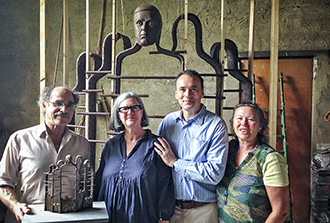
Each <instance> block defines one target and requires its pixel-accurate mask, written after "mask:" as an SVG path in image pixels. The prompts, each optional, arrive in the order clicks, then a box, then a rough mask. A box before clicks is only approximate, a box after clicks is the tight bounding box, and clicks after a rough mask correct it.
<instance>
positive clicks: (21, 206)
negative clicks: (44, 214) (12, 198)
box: [12, 203, 31, 222]
mask: <svg viewBox="0 0 330 223" xmlns="http://www.w3.org/2000/svg"><path fill="white" fill-rule="evenodd" d="M12 212H13V213H14V214H15V217H16V220H17V221H18V222H22V221H23V217H24V215H25V214H28V213H30V212H31V209H30V208H29V207H28V206H27V204H25V203H16V204H14V205H13V206H12Z"/></svg>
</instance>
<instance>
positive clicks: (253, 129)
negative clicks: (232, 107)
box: [233, 106, 262, 143]
mask: <svg viewBox="0 0 330 223" xmlns="http://www.w3.org/2000/svg"><path fill="white" fill-rule="evenodd" d="M233 128H234V132H235V134H236V136H237V138H238V140H239V141H240V142H249V143H255V142H256V141H257V134H258V132H259V131H260V130H261V128H262V126H261V125H260V122H259V115H258V112H257V110H256V109H254V108H251V107H249V106H242V107H239V108H237V109H236V111H235V114H234V118H233Z"/></svg>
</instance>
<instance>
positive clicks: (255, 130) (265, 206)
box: [217, 102, 289, 223]
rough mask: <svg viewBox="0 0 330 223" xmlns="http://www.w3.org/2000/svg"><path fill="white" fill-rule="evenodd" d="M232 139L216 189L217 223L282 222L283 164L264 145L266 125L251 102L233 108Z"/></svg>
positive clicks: (286, 189) (284, 210) (286, 200)
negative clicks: (223, 174)
mask: <svg viewBox="0 0 330 223" xmlns="http://www.w3.org/2000/svg"><path fill="white" fill-rule="evenodd" d="M231 121H232V127H233V130H234V139H233V140H232V141H231V142H230V144H229V154H228V161H227V167H226V173H225V176H224V177H223V179H222V181H221V182H220V183H219V185H218V187H217V196H218V208H219V222H225V223H228V222H230V223H232V222H276V223H278V222H284V221H285V219H286V218H287V216H288V212H289V187H288V185H289V180H288V169H287V164H286V162H285V160H284V158H283V156H282V155H281V154H279V153H278V152H276V151H275V150H274V149H273V148H271V147H270V146H269V145H268V144H267V143H266V137H265V135H264V132H265V130H266V129H267V126H268V121H267V119H265V117H264V113H263V111H262V110H261V109H260V107H259V106H258V105H257V104H255V103H251V102H247V103H242V104H238V105H236V106H235V110H234V115H233V118H232V120H231Z"/></svg>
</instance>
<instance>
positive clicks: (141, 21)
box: [134, 5, 162, 46]
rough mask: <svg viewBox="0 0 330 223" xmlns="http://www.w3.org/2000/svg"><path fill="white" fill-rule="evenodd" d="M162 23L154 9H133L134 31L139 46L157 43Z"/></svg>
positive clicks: (146, 6)
mask: <svg viewBox="0 0 330 223" xmlns="http://www.w3.org/2000/svg"><path fill="white" fill-rule="evenodd" d="M161 27H162V21H161V16H160V14H159V12H158V10H157V9H156V8H154V7H153V6H150V5H142V6H139V7H138V8H136V9H135V14H134V31H135V38H136V42H137V43H138V44H139V45H140V46H149V45H152V44H154V43H155V42H159V39H160V33H161Z"/></svg>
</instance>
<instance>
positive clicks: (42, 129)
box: [37, 121, 72, 140]
mask: <svg viewBox="0 0 330 223" xmlns="http://www.w3.org/2000/svg"><path fill="white" fill-rule="evenodd" d="M37 132H38V136H39V137H40V138H45V137H46V136H47V135H48V133H47V128H46V122H45V121H43V122H41V123H40V125H39V126H38V129H37ZM71 135H72V134H71V132H70V130H69V128H68V127H67V126H66V127H65V133H64V135H63V138H62V140H63V139H67V140H69V139H70V138H71Z"/></svg>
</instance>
